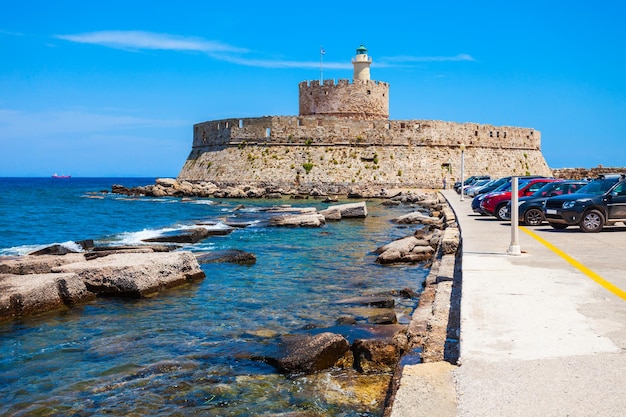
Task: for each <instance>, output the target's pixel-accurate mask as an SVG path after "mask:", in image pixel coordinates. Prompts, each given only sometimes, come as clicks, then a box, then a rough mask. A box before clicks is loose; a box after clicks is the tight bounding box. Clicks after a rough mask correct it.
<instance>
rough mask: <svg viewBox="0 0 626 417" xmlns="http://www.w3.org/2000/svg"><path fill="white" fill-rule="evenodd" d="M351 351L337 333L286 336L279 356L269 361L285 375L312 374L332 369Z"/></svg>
mask: <svg viewBox="0 0 626 417" xmlns="http://www.w3.org/2000/svg"><path fill="white" fill-rule="evenodd" d="M349 349H350V344H349V343H348V341H347V340H346V339H345V338H344V337H343V336H341V335H338V334H335V333H329V332H326V333H320V334H317V335H314V336H300V335H293V336H286V337H284V338H283V342H282V344H281V351H280V353H279V356H278V357H277V358H268V359H267V361H268V362H269V363H271V364H272V365H274V366H275V367H276V368H278V370H280V371H281V372H284V373H299V372H303V373H306V374H310V373H314V372H317V371H321V370H323V369H328V368H330V367H332V366H333V365H334V364H335V363H337V361H338V360H339V359H341V358H342V357H343V356H344V355H345V354H346V352H348V350H349Z"/></svg>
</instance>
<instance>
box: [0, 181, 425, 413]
mask: <svg viewBox="0 0 626 417" xmlns="http://www.w3.org/2000/svg"><path fill="white" fill-rule="evenodd" d="M153 182H154V179H153V178H145V179H137V178H129V179H116V178H114V179H111V178H102V179H78V178H72V179H69V180H62V179H47V178H37V179H7V178H1V179H0V187H2V194H0V219H2V220H1V223H0V255H15V254H23V253H28V252H29V251H32V250H33V249H36V248H37V247H41V246H45V245H48V244H51V243H63V242H69V241H77V240H82V239H95V240H96V243H100V244H105V243H115V244H137V243H140V241H141V239H143V238H146V237H149V236H156V235H158V234H159V233H162V232H163V231H167V230H171V229H178V228H184V227H189V226H191V225H193V224H195V223H197V222H205V223H216V226H212V227H223V226H222V224H221V223H220V222H222V221H226V220H230V221H238V222H239V221H249V222H253V224H252V225H251V226H249V227H246V228H243V229H236V230H235V231H234V232H233V233H231V234H230V235H227V236H219V237H211V238H209V239H207V240H205V241H203V242H201V243H199V244H196V245H191V246H188V247H186V248H184V249H187V250H192V251H197V252H205V251H213V250H220V249H241V250H245V251H248V252H251V253H254V254H255V255H256V257H257V263H256V264H254V265H252V266H242V265H234V264H206V265H203V270H204V271H205V273H206V278H205V279H204V280H203V281H201V282H198V283H195V284H191V285H188V286H185V287H180V288H175V289H171V290H169V291H166V292H162V293H160V294H158V295H157V296H155V297H152V298H148V299H142V300H128V299H98V300H96V301H93V302H91V303H89V304H87V305H84V306H81V307H78V308H74V309H72V310H68V311H62V312H52V313H48V314H44V315H41V316H37V317H34V318H28V319H21V320H14V321H11V322H5V323H0V352H1V355H2V356H1V359H0V414H2V415H18V416H20V415H24V416H26V415H75V416H83V415H84V416H87V415H104V414H107V415H120V416H121V415H124V416H126V415H154V416H157V415H158V416H182V415H207V416H248V415H275V414H279V413H288V412H306V413H309V414H306V415H328V416H377V415H382V404H353V403H350V404H346V403H343V402H340V401H339V402H338V401H336V400H334V399H332V398H330V396H329V395H328V392H327V391H328V389H331V388H332V387H329V386H327V387H325V390H322V391H323V392H322V391H320V382H319V379H320V378H317V379H316V378H314V377H285V376H283V375H279V374H277V373H276V372H275V370H274V368H272V367H270V366H269V365H266V364H264V363H262V362H258V361H252V360H250V359H247V358H249V357H250V356H252V355H262V354H263V353H265V352H267V351H268V350H270V349H271V348H272V347H273V346H274V345H275V342H276V338H275V337H272V336H274V335H281V334H288V333H294V332H299V331H302V329H309V328H326V327H332V326H334V325H335V321H336V319H337V318H338V317H341V316H345V315H353V316H354V315H355V314H356V316H357V318H358V313H357V312H355V311H354V310H351V308H350V306H346V305H344V304H339V303H336V301H337V300H339V299H342V298H348V297H354V296H359V295H362V294H365V293H371V292H375V291H389V290H400V289H402V288H405V287H409V288H413V289H415V290H417V289H419V288H421V283H422V281H423V279H424V277H425V275H426V273H427V270H425V269H423V268H421V267H419V266H402V267H382V266H379V265H376V264H375V263H374V260H375V255H374V254H373V253H372V251H373V250H374V249H375V248H376V247H378V246H380V245H382V244H384V243H387V242H389V241H391V240H393V239H395V238H397V237H401V236H405V235H407V234H409V233H411V231H410V230H407V229H399V228H397V227H395V226H393V225H392V224H391V223H390V222H389V219H390V218H392V217H395V216H398V215H400V214H402V213H405V212H408V211H410V210H411V209H410V208H407V207H405V208H384V207H382V206H380V205H379V202H378V201H371V202H368V210H369V212H370V215H369V216H368V218H367V219H346V220H342V221H340V222H331V223H328V224H327V225H326V226H324V227H323V228H319V229H307V228H301V229H283V228H268V227H266V226H265V225H264V220H266V219H267V218H268V217H269V216H270V215H269V214H267V213H265V212H263V211H262V210H261V209H262V208H264V207H268V206H273V205H278V204H291V205H293V206H303V207H310V206H314V207H318V208H325V207H327V204H324V203H322V202H319V201H316V200H273V201H269V200H208V199H194V200H181V199H175V198H158V199H157V198H152V199H150V198H126V197H124V196H119V195H112V194H107V193H99V191H100V190H110V188H111V185H113V184H116V183H119V184H123V185H126V186H133V185H145V184H150V183H153ZM242 204H243V206H244V208H243V209H236V208H237V206H239V205H242ZM396 301H397V305H396V313H397V315H398V317H399V319H400V321H401V322H406V321H407V320H408V317H409V315H410V313H411V309H412V308H413V307H414V304H415V303H416V300H403V299H400V298H399V299H397V300H396ZM322 379H323V378H322ZM335 391H341V390H337V389H335Z"/></svg>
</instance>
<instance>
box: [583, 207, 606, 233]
mask: <svg viewBox="0 0 626 417" xmlns="http://www.w3.org/2000/svg"><path fill="white" fill-rule="evenodd" d="M579 226H580V228H581V229H582V230H583V232H588V233H597V232H599V231H600V230H602V228H603V227H604V216H603V215H602V213H600V212H599V211H598V210H589V211H588V212H586V213H585V214H583V217H582V219H580V224H579Z"/></svg>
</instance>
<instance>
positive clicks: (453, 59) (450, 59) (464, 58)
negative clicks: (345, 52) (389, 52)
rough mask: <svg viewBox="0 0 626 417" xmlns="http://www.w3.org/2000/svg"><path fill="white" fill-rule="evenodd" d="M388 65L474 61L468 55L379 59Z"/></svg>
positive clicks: (402, 56) (406, 56) (405, 56)
mask: <svg viewBox="0 0 626 417" xmlns="http://www.w3.org/2000/svg"><path fill="white" fill-rule="evenodd" d="M381 60H382V61H384V62H388V63H413V62H420V63H422V62H459V61H476V60H475V59H474V57H472V56H471V55H469V54H458V55H454V56H408V55H401V56H393V57H384V58H382V59H381Z"/></svg>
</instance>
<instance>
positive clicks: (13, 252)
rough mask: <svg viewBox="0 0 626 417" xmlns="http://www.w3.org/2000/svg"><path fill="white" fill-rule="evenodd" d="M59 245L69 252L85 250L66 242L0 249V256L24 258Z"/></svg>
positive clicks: (73, 243) (74, 243) (70, 241)
mask: <svg viewBox="0 0 626 417" xmlns="http://www.w3.org/2000/svg"><path fill="white" fill-rule="evenodd" d="M54 245H59V246H63V247H64V248H67V249H69V251H70V252H84V251H85V250H84V249H83V248H82V246H80V245H79V244H78V243H76V242H74V241H72V240H68V241H67V242H61V243H59V242H53V243H47V244H45V245H22V246H13V247H11V248H4V249H0V255H2V256H24V255H28V254H29V253H32V252H36V251H38V250H41V249H45V248H47V247H49V246H54Z"/></svg>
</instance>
